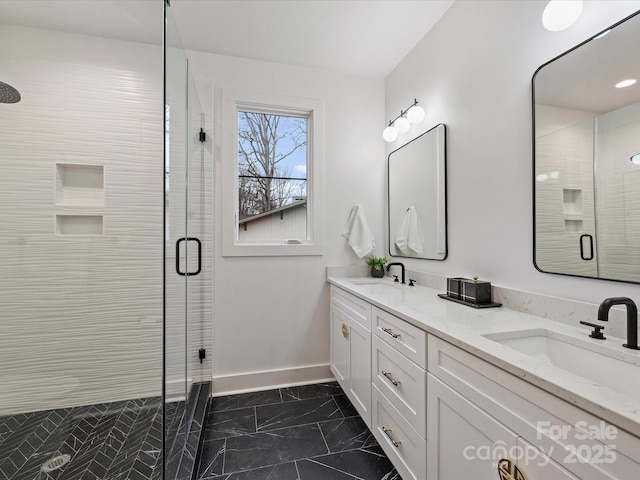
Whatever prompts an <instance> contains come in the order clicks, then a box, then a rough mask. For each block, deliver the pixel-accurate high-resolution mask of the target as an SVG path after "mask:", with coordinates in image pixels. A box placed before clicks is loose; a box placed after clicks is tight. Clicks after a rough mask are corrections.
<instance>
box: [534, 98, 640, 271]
mask: <svg viewBox="0 0 640 480" xmlns="http://www.w3.org/2000/svg"><path fill="white" fill-rule="evenodd" d="M639 110H640V104H635V105H631V106H628V107H625V108H623V109H619V110H616V111H613V112H610V113H607V114H603V115H596V114H594V113H590V112H576V111H569V110H567V109H558V108H553V107H544V106H540V105H537V106H536V111H537V112H538V111H540V112H542V115H541V116H544V115H545V114H546V113H547V112H552V113H553V114H554V115H555V117H556V118H565V119H566V122H565V124H564V125H563V124H555V126H554V127H552V131H544V134H543V135H540V136H538V138H536V263H537V265H538V267H540V268H542V269H543V270H545V271H548V272H562V273H571V274H576V275H587V276H599V277H603V278H617V279H622V280H631V281H638V270H639V269H640V252H639V251H638V249H637V248H636V245H638V242H640V222H638V221H635V220H634V219H637V218H640V194H639V193H638V192H640V166H639V165H635V164H633V163H632V162H631V161H630V158H631V156H632V155H634V154H636V153H640V143H639V142H638V138H639V137H640V122H637V121H636V120H635V118H637V112H638V111H639ZM580 119H582V120H581V121H578V120H580ZM537 121H538V120H537ZM537 128H538V125H537ZM544 128H548V125H547V126H544V122H542V123H541V128H539V129H538V130H542V129H544ZM594 146H595V147H594ZM594 148H595V154H594ZM594 155H595V162H594V160H593V159H594ZM594 171H595V176H594ZM594 179H595V182H594ZM594 184H595V191H594ZM582 234H590V235H593V236H594V246H595V247H596V251H594V261H583V260H581V259H580V243H579V242H580V236H581V235H582Z"/></svg>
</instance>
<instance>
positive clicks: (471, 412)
mask: <svg viewBox="0 0 640 480" xmlns="http://www.w3.org/2000/svg"><path fill="white" fill-rule="evenodd" d="M427 389H428V391H429V401H428V402H427V446H428V448H427V478H429V479H431V478H433V479H438V480H461V479H478V480H499V479H500V474H499V472H498V462H499V461H500V460H501V459H503V458H507V459H509V455H510V453H512V452H514V451H516V448H515V447H516V444H517V436H516V435H515V434H514V433H513V432H512V431H511V430H509V429H508V428H506V427H505V426H504V425H502V424H501V423H499V422H498V421H496V420H495V419H494V418H492V417H491V416H489V415H488V414H487V413H486V412H484V411H483V410H481V409H479V408H478V407H476V406H475V405H473V404H472V403H471V402H469V401H468V400H467V399H466V398H464V397H463V396H462V395H460V394H458V393H457V392H455V391H454V390H452V389H451V388H449V387H448V386H446V385H445V384H444V383H442V382H441V381H440V380H438V379H437V378H435V377H434V376H433V375H431V374H428V375H427Z"/></svg>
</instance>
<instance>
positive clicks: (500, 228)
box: [329, 0, 640, 321]
mask: <svg viewBox="0 0 640 480" xmlns="http://www.w3.org/2000/svg"><path fill="white" fill-rule="evenodd" d="M545 5H546V1H458V2H456V3H455V4H454V5H453V6H452V7H451V8H450V9H449V10H448V11H447V13H446V14H445V15H444V16H443V18H442V19H441V20H440V21H439V22H438V24H436V26H435V27H434V29H433V30H432V31H431V32H430V33H429V34H427V35H426V36H425V38H424V39H423V40H422V41H421V42H420V43H419V44H418V45H417V46H416V48H415V49H414V50H413V51H412V52H411V53H410V54H409V55H408V56H407V57H406V58H405V59H404V60H403V61H402V62H401V63H400V64H399V65H398V67H397V68H396V69H395V70H394V71H393V72H392V74H391V75H390V76H389V77H388V78H387V79H386V85H385V93H386V112H387V114H386V117H387V118H393V117H394V114H393V112H397V111H398V110H399V109H400V108H403V107H405V106H406V105H408V104H409V103H410V102H411V101H413V99H414V98H417V99H418V101H419V102H420V103H421V105H423V106H425V107H426V110H427V116H426V120H425V122H424V123H423V124H422V125H421V130H417V129H414V130H412V131H410V132H409V133H407V134H406V135H404V136H403V137H401V138H400V139H398V140H397V141H396V142H394V143H392V144H389V145H388V146H387V153H388V152H390V151H392V150H393V149H395V148H397V147H398V146H399V145H401V144H402V143H404V142H405V141H407V140H409V139H410V138H413V136H415V135H417V134H418V133H421V132H422V131H424V130H426V129H427V128H429V127H431V126H433V125H435V124H436V123H439V122H442V123H445V124H446V125H447V134H448V139H447V140H448V145H447V147H448V151H447V153H448V157H447V162H448V171H447V174H448V198H449V204H448V208H449V210H448V220H449V257H448V259H447V260H446V261H444V262H435V261H418V260H409V259H407V260H406V261H405V263H406V264H407V266H408V267H410V268H412V269H414V270H424V271H430V272H434V273H439V274H442V275H447V276H473V275H478V276H479V277H480V278H482V279H486V280H490V281H492V282H493V283H494V284H496V285H501V286H505V287H511V288H515V289H519V290H525V291H531V292H535V293H541V294H548V295H553V296H560V297H566V298H570V299H577V300H582V301H587V302H592V303H599V302H600V301H602V299H604V298H606V297H610V296H629V297H631V298H633V299H635V300H636V301H640V288H638V286H637V285H629V284H623V283H616V282H605V281H599V280H592V279H582V278H573V277H566V276H558V275H551V274H545V273H540V272H538V271H536V269H535V268H534V266H533V263H532V258H533V254H532V248H533V245H532V234H533V232H532V223H533V220H532V140H531V134H532V125H531V123H532V121H531V78H532V76H533V73H534V72H535V70H536V69H537V68H538V67H539V66H540V65H542V64H543V63H545V62H547V61H549V60H551V59H552V58H554V57H555V56H557V55H559V54H561V53H563V52H564V51H566V50H568V49H569V48H571V47H573V46H575V45H577V44H578V43H580V42H582V41H583V40H585V39H586V38H588V37H590V36H592V35H594V34H595V33H597V32H599V31H601V30H603V29H604V28H606V27H608V26H609V25H611V24H613V23H615V22H616V21H618V20H620V19H622V18H624V17H625V16H627V15H628V14H630V13H632V12H633V11H635V10H637V9H639V8H640V2H638V1H626V2H616V1H588V0H587V1H586V2H585V5H584V10H583V14H582V16H581V18H580V19H579V20H578V22H577V23H576V24H574V25H573V26H572V27H571V28H570V29H568V30H566V31H564V32H557V33H552V32H548V31H546V30H545V29H544V28H543V27H542V24H541V22H540V18H541V15H542V11H543V9H544V6H545ZM378 129H380V127H379V128H378ZM329 181H331V180H329ZM595 315H596V312H595V311H594V314H593V318H592V320H593V319H595ZM587 320H588V319H587ZM576 321H577V320H576Z"/></svg>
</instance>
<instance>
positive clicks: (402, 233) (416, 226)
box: [394, 206, 424, 255]
mask: <svg viewBox="0 0 640 480" xmlns="http://www.w3.org/2000/svg"><path fill="white" fill-rule="evenodd" d="M394 243H395V245H396V248H397V249H398V251H399V252H400V253H402V254H404V255H410V254H411V253H414V254H416V255H420V254H421V253H422V249H423V248H424V245H423V244H424V235H423V234H422V228H420V222H419V221H418V212H416V207H413V206H411V207H409V208H408V209H407V212H406V213H405V214H404V218H403V219H402V223H401V224H400V228H398V233H396V238H395V240H394Z"/></svg>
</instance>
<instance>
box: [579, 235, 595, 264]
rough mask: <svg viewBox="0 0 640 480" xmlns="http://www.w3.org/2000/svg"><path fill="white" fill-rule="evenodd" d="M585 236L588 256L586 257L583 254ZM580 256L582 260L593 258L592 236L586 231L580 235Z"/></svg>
mask: <svg viewBox="0 0 640 480" xmlns="http://www.w3.org/2000/svg"><path fill="white" fill-rule="evenodd" d="M585 237H587V238H588V239H589V256H588V257H586V256H585V254H584V250H585V249H584V242H583V240H584V238H585ZM580 258H582V260H593V237H592V236H591V235H589V234H587V233H585V234H584V235H580Z"/></svg>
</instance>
